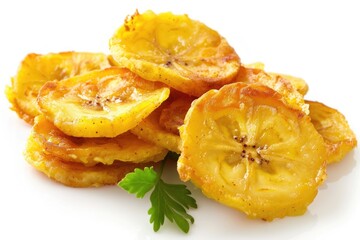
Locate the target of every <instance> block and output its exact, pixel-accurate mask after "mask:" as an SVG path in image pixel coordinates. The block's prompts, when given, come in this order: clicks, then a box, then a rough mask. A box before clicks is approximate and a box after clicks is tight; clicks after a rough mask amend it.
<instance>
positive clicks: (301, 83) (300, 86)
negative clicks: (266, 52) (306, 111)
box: [244, 62, 309, 96]
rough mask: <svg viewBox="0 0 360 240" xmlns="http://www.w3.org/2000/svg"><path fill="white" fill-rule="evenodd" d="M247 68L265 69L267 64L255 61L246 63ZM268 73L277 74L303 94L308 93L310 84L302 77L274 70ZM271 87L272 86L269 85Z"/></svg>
mask: <svg viewBox="0 0 360 240" xmlns="http://www.w3.org/2000/svg"><path fill="white" fill-rule="evenodd" d="M244 67H245V68H255V69H260V70H264V69H265V64H264V63H262V62H254V63H251V64H245V65H244ZM267 74H269V75H271V76H272V77H274V78H276V77H277V76H279V77H281V78H284V79H286V80H287V81H289V82H290V83H291V85H292V86H293V87H294V88H295V89H296V91H298V92H299V93H300V94H301V95H303V96H305V95H306V93H307V92H308V90H309V85H308V84H307V83H306V81H305V80H304V79H302V78H299V77H295V76H292V75H288V74H282V73H274V72H267ZM269 87H270V86H269Z"/></svg>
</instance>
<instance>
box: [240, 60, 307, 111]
mask: <svg viewBox="0 0 360 240" xmlns="http://www.w3.org/2000/svg"><path fill="white" fill-rule="evenodd" d="M237 82H244V83H260V84H263V85H265V86H268V87H270V88H272V89H273V90H275V91H277V92H278V93H280V94H281V95H282V96H283V97H284V99H285V100H286V101H287V103H288V104H290V105H291V106H292V107H293V108H297V109H300V110H302V111H303V112H305V113H307V114H308V113H309V106H308V105H307V104H306V103H305V100H304V98H303V96H302V95H301V94H300V93H299V92H298V91H297V90H296V88H295V87H294V86H293V85H292V83H291V82H289V81H288V80H287V79H285V78H283V77H281V76H280V75H275V74H268V73H266V72H265V71H264V70H262V69H260V68H247V67H243V66H242V67H241V68H240V70H239V72H238V75H237Z"/></svg>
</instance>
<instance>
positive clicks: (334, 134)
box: [306, 101, 357, 163]
mask: <svg viewBox="0 0 360 240" xmlns="http://www.w3.org/2000/svg"><path fill="white" fill-rule="evenodd" d="M306 103H307V104H309V107H310V117H311V122H312V123H313V124H314V126H315V128H316V130H317V131H318V132H319V133H320V134H321V136H322V137H323V138H324V141H325V143H326V148H327V151H328V159H327V162H328V163H334V162H339V161H341V160H342V159H343V158H344V157H345V155H346V154H347V153H348V152H350V151H351V150H352V149H353V148H355V147H356V145H357V140H356V136H355V134H354V132H353V131H352V130H351V128H350V126H349V124H348V122H347V121H346V119H345V117H344V115H343V114H342V113H340V112H339V111H338V110H336V109H334V108H331V107H328V106H326V105H325V104H323V103H320V102H313V101H306Z"/></svg>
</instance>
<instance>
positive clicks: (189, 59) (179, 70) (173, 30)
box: [110, 11, 240, 96]
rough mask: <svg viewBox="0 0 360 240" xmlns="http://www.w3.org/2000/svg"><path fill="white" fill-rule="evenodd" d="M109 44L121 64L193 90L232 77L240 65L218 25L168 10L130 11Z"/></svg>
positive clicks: (197, 93) (199, 90)
mask: <svg viewBox="0 0 360 240" xmlns="http://www.w3.org/2000/svg"><path fill="white" fill-rule="evenodd" d="M110 50H111V53H112V56H113V57H114V59H115V60H116V61H117V62H118V63H119V64H120V65H121V66H125V67H127V68H129V69H130V70H131V71H133V72H135V73H137V74H138V75H140V76H141V77H143V78H144V79H147V80H150V81H161V82H163V83H165V84H167V85H169V86H170V87H172V88H174V89H177V90H179V91H181V92H184V93H186V94H189V95H193V96H200V95H201V94H203V93H205V92H206V91H208V90H209V89H213V88H220V87H221V86H223V85H224V84H227V83H229V82H231V81H232V80H233V78H234V77H235V75H236V73H237V71H238V69H239V67H240V59H239V57H238V55H237V54H236V52H235V50H234V49H233V48H232V47H231V46H230V45H229V43H228V42H227V41H226V39H225V38H223V37H222V36H220V35H219V34H218V33H217V32H216V31H214V30H212V29H210V28H209V27H207V26H206V25H204V24H202V23H200V22H198V21H195V20H192V19H190V18H189V17H188V16H187V15H174V14H172V13H169V12H166V13H160V14H155V13H154V12H152V11H147V12H145V13H142V14H139V13H138V12H136V13H135V14H134V15H133V16H131V17H128V18H127V19H126V20H125V23H124V25H123V26H121V27H120V28H119V29H118V30H117V31H116V33H115V34H114V36H113V37H112V38H111V40H110Z"/></svg>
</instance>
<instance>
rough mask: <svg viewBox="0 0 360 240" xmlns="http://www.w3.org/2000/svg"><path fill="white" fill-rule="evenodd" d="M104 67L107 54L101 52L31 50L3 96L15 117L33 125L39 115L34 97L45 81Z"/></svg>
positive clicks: (105, 66) (106, 62)
mask: <svg viewBox="0 0 360 240" xmlns="http://www.w3.org/2000/svg"><path fill="white" fill-rule="evenodd" d="M107 67H110V63H109V61H108V57H107V55H105V54H102V53H87V52H60V53H50V54H45V55H41V54H35V53H31V54H28V55H27V56H26V57H25V58H24V60H23V61H22V62H21V64H20V66H19V69H18V72H17V74H16V76H15V77H13V78H12V79H11V87H10V86H8V87H7V89H6V95H7V97H8V100H9V102H10V103H11V104H12V109H13V110H14V111H15V112H16V113H17V114H18V116H19V117H20V118H22V119H23V120H25V121H26V122H28V123H30V124H33V121H34V117H35V116H37V115H39V114H40V110H39V109H38V106H37V103H36V98H37V95H38V93H39V90H40V88H41V87H42V86H43V85H44V83H46V82H48V81H52V80H57V81H59V80H62V79H65V78H68V77H72V76H76V75H80V74H82V73H85V72H89V71H92V70H96V69H103V68H107Z"/></svg>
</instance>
